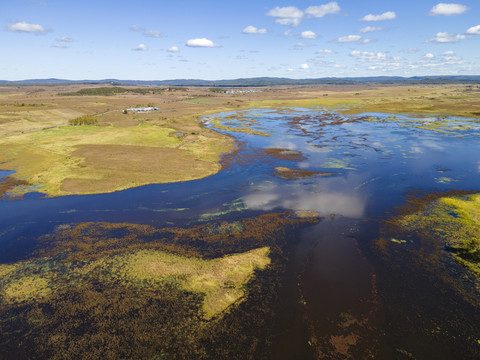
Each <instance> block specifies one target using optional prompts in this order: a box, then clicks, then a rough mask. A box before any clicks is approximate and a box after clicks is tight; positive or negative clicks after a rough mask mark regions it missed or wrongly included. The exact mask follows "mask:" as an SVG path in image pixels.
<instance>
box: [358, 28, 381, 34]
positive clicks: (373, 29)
mask: <svg viewBox="0 0 480 360" xmlns="http://www.w3.org/2000/svg"><path fill="white" fill-rule="evenodd" d="M381 30H383V28H381V27H378V26H366V27H364V28H362V29H360V30H359V32H361V33H363V34H365V33H369V32H373V31H381Z"/></svg>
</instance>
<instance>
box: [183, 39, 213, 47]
mask: <svg viewBox="0 0 480 360" xmlns="http://www.w3.org/2000/svg"><path fill="white" fill-rule="evenodd" d="M187 46H190V47H208V48H213V47H219V46H220V45H218V44H215V43H214V42H213V41H212V40H208V39H206V38H200V39H190V40H188V41H187Z"/></svg>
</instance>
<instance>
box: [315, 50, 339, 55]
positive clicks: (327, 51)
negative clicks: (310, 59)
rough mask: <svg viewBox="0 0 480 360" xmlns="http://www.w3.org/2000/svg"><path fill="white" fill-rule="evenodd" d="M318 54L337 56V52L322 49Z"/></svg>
mask: <svg viewBox="0 0 480 360" xmlns="http://www.w3.org/2000/svg"><path fill="white" fill-rule="evenodd" d="M317 54H335V51H333V50H330V49H320V50H317Z"/></svg>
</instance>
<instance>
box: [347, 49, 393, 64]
mask: <svg viewBox="0 0 480 360" xmlns="http://www.w3.org/2000/svg"><path fill="white" fill-rule="evenodd" d="M350 56H353V57H354V58H356V59H357V60H359V61H383V60H386V59H387V54H385V53H382V52H370V51H358V50H353V51H351V52H350Z"/></svg>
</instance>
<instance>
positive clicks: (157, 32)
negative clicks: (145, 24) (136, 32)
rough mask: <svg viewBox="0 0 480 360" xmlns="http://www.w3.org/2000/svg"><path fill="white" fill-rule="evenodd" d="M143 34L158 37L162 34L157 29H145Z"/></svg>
mask: <svg viewBox="0 0 480 360" xmlns="http://www.w3.org/2000/svg"><path fill="white" fill-rule="evenodd" d="M143 34H144V35H145V36H148V37H154V38H159V37H162V36H163V34H162V33H161V32H160V31H158V30H147V31H145V32H144V33H143Z"/></svg>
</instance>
